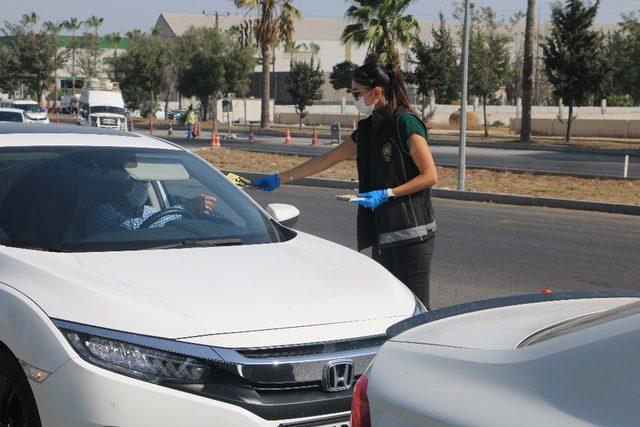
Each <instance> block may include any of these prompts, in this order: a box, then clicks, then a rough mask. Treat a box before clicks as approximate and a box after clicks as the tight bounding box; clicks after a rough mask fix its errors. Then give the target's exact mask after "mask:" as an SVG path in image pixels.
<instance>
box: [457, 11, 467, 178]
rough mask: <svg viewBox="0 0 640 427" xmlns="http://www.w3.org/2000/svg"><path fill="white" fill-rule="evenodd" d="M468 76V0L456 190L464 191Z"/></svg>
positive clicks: (465, 19)
mask: <svg viewBox="0 0 640 427" xmlns="http://www.w3.org/2000/svg"><path fill="white" fill-rule="evenodd" d="M468 76H469V0H464V42H463V45H462V97H461V98H460V147H459V149H458V190H460V191H464V187H465V185H464V180H465V172H466V168H467V162H466V155H465V148H466V145H467V79H468Z"/></svg>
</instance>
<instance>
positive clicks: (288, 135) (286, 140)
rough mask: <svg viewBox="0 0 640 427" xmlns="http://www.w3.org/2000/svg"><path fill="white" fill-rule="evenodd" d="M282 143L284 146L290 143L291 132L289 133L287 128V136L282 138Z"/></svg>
mask: <svg viewBox="0 0 640 427" xmlns="http://www.w3.org/2000/svg"><path fill="white" fill-rule="evenodd" d="M284 143H285V144H286V145H290V144H291V143H292V142H291V132H289V128H287V135H286V136H285V137H284Z"/></svg>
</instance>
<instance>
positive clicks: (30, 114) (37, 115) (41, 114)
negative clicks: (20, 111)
mask: <svg viewBox="0 0 640 427" xmlns="http://www.w3.org/2000/svg"><path fill="white" fill-rule="evenodd" d="M24 114H25V115H26V116H27V117H28V118H30V119H46V118H47V113H46V112H44V111H41V112H33V111H25V113H24Z"/></svg>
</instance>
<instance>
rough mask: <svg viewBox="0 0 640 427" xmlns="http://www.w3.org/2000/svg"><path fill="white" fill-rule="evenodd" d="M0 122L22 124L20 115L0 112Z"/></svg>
mask: <svg viewBox="0 0 640 427" xmlns="http://www.w3.org/2000/svg"><path fill="white" fill-rule="evenodd" d="M0 122H22V114H20V113H14V112H11V111H0Z"/></svg>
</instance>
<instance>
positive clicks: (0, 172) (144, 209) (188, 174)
mask: <svg viewBox="0 0 640 427" xmlns="http://www.w3.org/2000/svg"><path fill="white" fill-rule="evenodd" d="M209 201H213V206H210V204H209ZM280 238H281V237H280V233H279V230H278V228H277V225H275V224H274V223H273V222H272V221H271V220H270V219H269V218H268V217H267V216H265V215H264V214H263V213H262V211H261V210H260V209H258V208H257V207H256V206H255V205H254V204H253V203H252V202H251V201H250V199H249V198H248V197H247V196H246V195H245V194H244V193H243V192H242V191H241V190H240V189H239V188H237V187H236V186H235V185H234V184H232V183H230V182H229V181H228V180H227V179H226V178H224V177H223V176H222V175H221V174H220V173H219V172H217V171H215V170H214V169H212V168H211V167H210V166H209V165H208V164H207V163H205V162H204V161H203V160H202V159H200V158H198V157H196V156H194V155H191V154H190V153H186V152H183V151H178V150H149V149H146V150H141V149H129V148H90V147H86V148H76V147H64V148H48V147H37V148H12V149H9V148H6V149H0V243H1V244H4V245H8V246H16V247H23V248H32V249H41V250H52V251H72V252H75V251H106V250H136V249H145V248H164V247H192V246H198V245H201V246H216V245H228V244H245V245H247V244H260V243H271V242H276V241H279V240H280Z"/></svg>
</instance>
